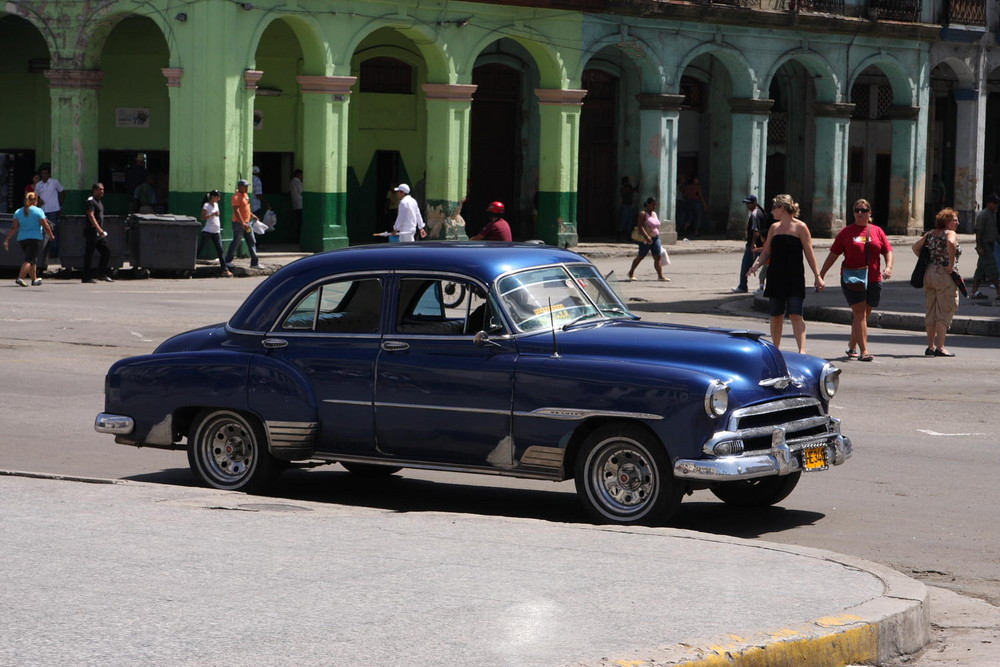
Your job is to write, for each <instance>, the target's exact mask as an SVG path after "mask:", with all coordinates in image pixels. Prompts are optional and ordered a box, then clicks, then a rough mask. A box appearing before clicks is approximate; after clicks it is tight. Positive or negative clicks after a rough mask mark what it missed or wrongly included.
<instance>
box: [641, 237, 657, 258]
mask: <svg viewBox="0 0 1000 667" xmlns="http://www.w3.org/2000/svg"><path fill="white" fill-rule="evenodd" d="M660 248H661V246H660V237H659V236H654V237H653V242H652V243H640V244H639V259H642V258H643V257H645V256H646V255H648V254H649V252H650V251H651V250H652V251H653V257H659V256H660V255H662V254H663V252H662V250H661V249H660Z"/></svg>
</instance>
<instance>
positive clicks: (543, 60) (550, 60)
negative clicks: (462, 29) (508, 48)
mask: <svg viewBox="0 0 1000 667" xmlns="http://www.w3.org/2000/svg"><path fill="white" fill-rule="evenodd" d="M518 32H519V33H522V34H513V33H511V32H508V33H506V34H504V35H502V36H500V37H498V36H497V34H496V32H490V33H488V34H486V35H485V36H484V37H483V39H481V40H480V41H479V42H478V43H477V44H476V45H475V46H474V47H473V48H472V49H471V50H470V52H469V57H468V60H467V61H466V62H465V63H464V65H463V67H462V68H461V70H460V71H459V74H460V75H461V76H462V77H463V78H467V79H468V80H470V81H471V79H472V70H473V68H475V66H476V61H477V59H478V58H479V56H480V54H482V53H483V52H484V51H485V50H486V49H487V48H488V47H489V46H490V45H491V44H493V43H494V42H498V41H500V40H502V39H510V40H512V41H514V42H517V43H518V44H519V45H520V46H521V47H522V48H524V50H525V51H527V52H528V54H529V55H530V56H531V57H532V59H533V60H534V62H533V64H534V66H535V68H536V69H537V70H538V79H539V80H538V84H539V87H541V88H552V89H561V88H565V87H566V86H567V84H568V79H567V74H566V66H565V62H564V60H563V58H562V54H561V53H560V52H559V51H558V49H556V48H554V47H552V46H550V45H549V44H548V43H547V42H548V39H547V38H546V37H545V36H544V35H542V34H541V33H538V32H537V31H534V30H530V29H528V28H525V27H522V28H520V29H519V30H518ZM576 81H577V82H579V79H576Z"/></svg>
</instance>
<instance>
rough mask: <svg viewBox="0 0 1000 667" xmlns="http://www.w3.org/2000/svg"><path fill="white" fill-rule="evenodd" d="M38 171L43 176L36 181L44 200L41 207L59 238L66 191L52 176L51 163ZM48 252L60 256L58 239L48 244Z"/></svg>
mask: <svg viewBox="0 0 1000 667" xmlns="http://www.w3.org/2000/svg"><path fill="white" fill-rule="evenodd" d="M38 173H39V175H40V176H41V177H42V180H40V181H38V182H37V183H35V194H37V195H38V198H39V199H41V200H42V204H41V207H42V210H43V211H45V218H46V219H47V220H48V221H49V225H50V226H51V227H52V233H53V234H54V235H55V237H56V238H57V239H58V238H59V235H58V234H57V233H56V227H58V226H59V215H60V213H62V207H63V201H64V200H65V199H66V192H65V191H64V189H63V186H62V183H60V182H59V181H58V180H57V179H55V178H52V171H51V169H50V168H49V165H47V164H43V165H42V168H41V169H39V170H38ZM44 252H46V250H45V248H43V249H42V253H44ZM48 254H49V256H51V257H58V256H59V246H58V244H57V242H56V241H52V242H51V243H49V244H48Z"/></svg>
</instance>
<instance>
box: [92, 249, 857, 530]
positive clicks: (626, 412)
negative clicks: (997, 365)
mask: <svg viewBox="0 0 1000 667" xmlns="http://www.w3.org/2000/svg"><path fill="white" fill-rule="evenodd" d="M761 335H762V334H760V333H757V332H753V331H744V330H737V331H733V330H727V329H705V328H698V327H691V326H676V325H668V324H653V323H647V322H642V321H640V320H639V318H638V317H637V316H635V315H633V314H632V313H630V312H629V310H628V308H627V307H626V305H625V303H624V302H623V301H622V299H621V298H620V297H619V296H618V295H617V294H616V292H615V291H614V289H613V288H612V286H611V285H610V284H609V282H607V281H605V279H604V278H603V277H602V276H601V274H600V273H599V272H598V270H597V268H596V267H595V266H594V265H593V264H591V263H590V262H589V261H588V260H587V259H585V258H584V257H581V256H580V255H577V254H576V253H573V252H570V251H568V250H562V249H559V248H554V247H550V246H542V245H522V244H506V243H504V244H499V243H475V242H467V243H466V242H453V243H413V244H391V245H380V246H362V247H354V248H346V249H342V250H335V251H331V252H326V253H323V254H318V255H314V256H311V257H307V258H305V259H301V260H298V261H296V262H294V263H292V264H289V265H288V266H286V267H284V268H283V269H281V270H280V271H278V272H277V273H275V274H274V275H272V276H270V277H269V278H268V279H267V280H265V281H264V282H262V283H261V284H260V286H258V287H257V289H256V290H254V292H253V293H252V294H251V295H250V296H249V297H248V298H247V300H246V301H245V302H244V303H243V305H242V306H240V308H239V309H238V310H237V311H236V313H235V314H234V315H233V317H232V318H231V319H230V320H229V322H228V323H226V324H217V325H213V326H208V327H204V328H201V329H196V330H194V331H189V332H187V333H183V334H180V335H178V336H175V337H173V338H171V339H169V340H167V341H166V342H164V343H163V344H161V345H160V346H159V347H158V348H157V349H156V351H155V352H153V353H152V354H149V355H144V356H138V357H131V358H128V359H123V360H121V361H119V362H117V363H116V364H114V365H113V366H112V367H111V369H110V370H109V371H108V375H107V378H106V381H105V411H104V412H103V413H102V414H100V415H98V417H97V420H96V424H95V428H96V429H97V430H98V431H99V432H102V433H110V434H114V435H115V436H116V437H115V440H116V442H118V443H121V444H126V445H134V446H140V447H160V448H166V449H186V450H187V453H188V460H189V462H190V465H191V469H192V470H193V471H194V473H195V475H196V476H197V477H198V478H199V479H200V480H201V481H202V482H204V483H205V484H207V485H209V486H212V487H215V488H218V489H233V490H240V489H242V490H245V491H249V492H253V491H257V490H260V489H261V488H263V487H264V486H265V485H266V484H267V483H268V482H270V481H271V480H272V479H273V477H274V476H275V475H276V474H277V473H278V472H279V471H280V470H281V469H282V468H283V467H285V466H286V465H288V463H289V462H294V461H326V462H331V463H332V462H339V463H340V464H341V465H343V466H344V467H345V468H347V469H348V470H350V471H351V472H353V473H356V474H359V475H389V474H392V473H393V472H396V471H398V470H399V469H401V468H407V467H409V468H425V469H436V470H451V471H462V472H473V473H486V474H492V475H507V476H511V477H526V478H534V479H547V480H554V481H561V480H565V479H569V478H571V477H572V478H573V479H575V481H576V487H577V491H578V495H579V497H580V499H581V501H582V503H583V505H584V506H585V507H586V509H587V510H588V512H589V513H590V515H591V516H592V517H593V518H594V519H595V520H596V521H599V522H606V523H619V524H658V523H662V522H664V521H666V520H667V519H668V518H669V517H670V516H671V515H672V514H673V513H674V512H675V511H676V509H677V507H678V505H679V503H680V501H681V497H682V496H683V495H684V494H685V493H686V492H690V491H693V490H697V489H709V490H711V491H712V492H713V493H714V494H715V495H716V496H717V497H719V498H721V499H722V500H724V501H725V502H727V503H732V504H735V505H742V506H763V505H770V504H774V503H777V502H779V501H781V500H782V499H783V498H785V497H786V496H787V495H788V494H789V493H790V492H791V491H792V489H793V488H794V487H795V485H796V484H797V483H798V481H799V477H800V475H801V474H802V472H808V471H819V470H826V469H827V468H828V467H829V466H831V465H840V464H841V463H843V462H844V461H846V460H847V459H848V458H849V457H850V456H851V451H852V448H851V442H850V440H849V439H848V438H846V437H844V436H842V435H841V433H840V424H839V421H838V420H837V419H834V418H832V417H830V416H829V415H828V406H829V401H830V399H831V397H832V396H833V395H834V393H835V392H836V391H837V386H838V379H839V375H840V371H839V370H838V369H837V368H836V367H834V366H833V365H832V364H830V363H827V362H825V361H824V360H822V359H818V358H816V357H812V356H807V355H800V354H794V353H785V354H782V353H781V352H779V351H778V349H777V348H775V347H774V346H773V345H771V344H770V343H768V342H767V341H765V340H762V339H761Z"/></svg>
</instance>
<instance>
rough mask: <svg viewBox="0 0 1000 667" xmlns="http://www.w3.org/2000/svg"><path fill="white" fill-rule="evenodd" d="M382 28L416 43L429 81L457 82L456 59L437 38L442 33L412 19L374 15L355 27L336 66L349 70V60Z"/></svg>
mask: <svg viewBox="0 0 1000 667" xmlns="http://www.w3.org/2000/svg"><path fill="white" fill-rule="evenodd" d="M383 29H389V30H393V31H395V32H398V33H399V34H401V35H403V36H404V37H406V38H407V39H408V40H410V42H412V43H413V46H414V47H415V48H416V49H417V51H419V52H420V56H421V57H422V58H423V60H424V63H423V64H424V66H425V67H426V68H427V82H428V83H455V82H456V75H455V63H454V59H453V58H452V56H451V55H450V54H449V52H448V51H449V49H448V44H447V42H446V41H444V40H440V39H438V37H439V35H438V34H437V32H436V31H435V30H434V29H433V28H432V27H431V26H429V25H427V24H425V23H419V22H417V21H415V20H413V19H397V20H388V19H375V20H372V21H369V22H368V23H367V24H365V25H364V26H363V27H361V28H360V29H358V30H356V31H355V32H354V34H353V36H352V38H351V39H350V40H348V41H347V42H346V43H345V45H344V48H343V49H342V50H341V51H340V53H338V54H336V60H335V66H337V67H343V68H344V70H345V71H343V72H341V74H344V75H347V74H349V70H350V63H351V60H352V59H353V58H354V55H355V53H356V52H357V50H358V47H359V46H360V45H361V44H362V43H363V42H364V41H365V40H366V39H368V38H369V37H371V35H372V34H373V33H375V32H377V31H379V30H383Z"/></svg>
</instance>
